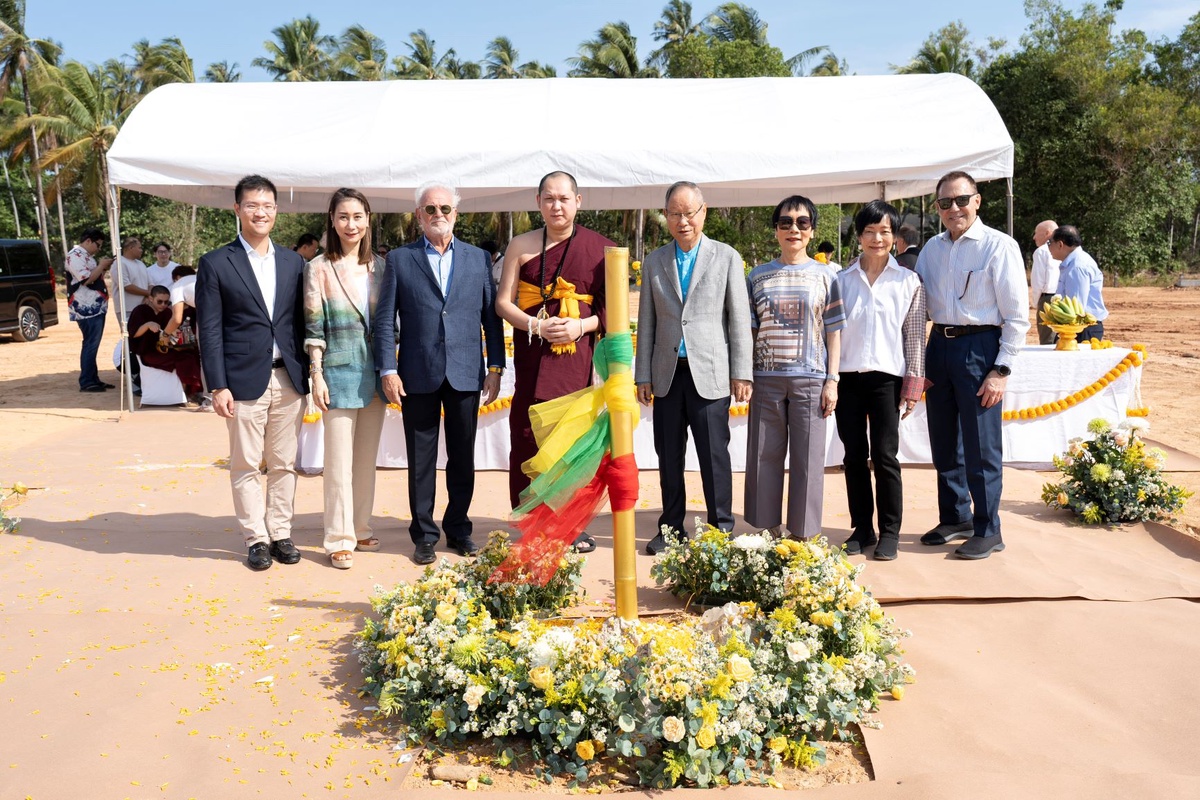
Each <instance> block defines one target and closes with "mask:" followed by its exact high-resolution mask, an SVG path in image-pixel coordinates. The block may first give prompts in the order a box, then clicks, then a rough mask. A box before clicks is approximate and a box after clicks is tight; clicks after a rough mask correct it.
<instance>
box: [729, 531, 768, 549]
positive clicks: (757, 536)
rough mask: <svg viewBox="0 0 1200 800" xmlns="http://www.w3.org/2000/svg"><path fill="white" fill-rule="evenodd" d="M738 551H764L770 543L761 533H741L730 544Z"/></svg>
mask: <svg viewBox="0 0 1200 800" xmlns="http://www.w3.org/2000/svg"><path fill="white" fill-rule="evenodd" d="M732 544H733V546H734V547H736V548H738V549H739V550H766V549H767V548H768V547H770V546H771V544H772V542H771V540H770V539H768V538H767V537H766V536H763V535H762V534H761V533H743V534H742V535H741V536H738V537H737V538H736V539H734V540H733V542H732Z"/></svg>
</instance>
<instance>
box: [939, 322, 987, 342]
mask: <svg viewBox="0 0 1200 800" xmlns="http://www.w3.org/2000/svg"><path fill="white" fill-rule="evenodd" d="M998 330H1000V326H999V325H939V324H937V323H936V322H935V323H933V332H934V333H936V334H938V335H939V336H945V337H946V338H947V339H957V338H958V337H959V336H970V335H971V334H973V333H988V332H989V331H998Z"/></svg>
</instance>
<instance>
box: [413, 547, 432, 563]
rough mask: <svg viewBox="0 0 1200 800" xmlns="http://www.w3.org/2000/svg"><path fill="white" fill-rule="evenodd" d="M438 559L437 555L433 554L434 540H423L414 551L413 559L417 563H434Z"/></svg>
mask: <svg viewBox="0 0 1200 800" xmlns="http://www.w3.org/2000/svg"><path fill="white" fill-rule="evenodd" d="M436 560H437V556H435V555H434V554H433V543H432V542H421V543H420V544H419V545H417V549H416V550H414V551H413V561H414V562H415V563H417V564H432V563H433V562H434V561H436Z"/></svg>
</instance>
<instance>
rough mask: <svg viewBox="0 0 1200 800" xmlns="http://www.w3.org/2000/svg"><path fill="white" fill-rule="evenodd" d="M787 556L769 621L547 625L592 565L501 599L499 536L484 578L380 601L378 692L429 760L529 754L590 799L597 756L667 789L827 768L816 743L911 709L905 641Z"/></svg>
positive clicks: (799, 555) (716, 612) (816, 548)
mask: <svg viewBox="0 0 1200 800" xmlns="http://www.w3.org/2000/svg"><path fill="white" fill-rule="evenodd" d="M786 546H787V547H788V549H789V551H790V555H789V556H788V558H786V559H782V560H781V561H780V562H779V565H780V566H781V575H780V580H781V582H782V583H781V585H782V587H783V589H782V594H781V595H780V600H779V602H776V603H773V607H772V608H771V609H770V610H767V609H766V608H764V607H763V606H762V605H760V604H759V603H757V602H752V601H749V600H747V601H746V602H741V603H732V602H731V603H729V604H727V605H725V606H723V607H721V608H715V609H711V610H709V611H708V612H707V613H706V614H705V615H704V616H703V617H694V616H690V615H688V616H685V617H683V618H682V619H675V620H672V621H670V622H635V623H627V622H623V621H621V620H619V619H616V618H612V619H608V620H599V619H581V620H580V619H555V618H551V617H550V615H552V614H554V613H555V612H556V611H558V610H560V609H562V608H563V607H565V606H567V605H569V604H571V603H572V602H574V601H575V600H576V599H577V597H576V594H575V593H576V591H577V588H578V586H579V576H580V572H581V567H582V563H583V559H582V557H580V556H576V555H568V556H566V557H565V558H564V560H563V563H562V564H561V566H560V569H559V571H558V574H557V575H556V576H555V578H554V580H553V581H552V582H551V584H549V585H548V586H547V587H545V588H543V589H537V590H536V594H535V590H534V589H533V588H532V587H522V588H521V589H513V588H512V587H513V586H515V584H504V585H497V584H489V583H488V581H487V578H488V576H489V575H490V574H491V571H492V570H493V569H494V568H495V566H496V565H498V564H499V563H501V562H502V561H503V560H504V558H505V557H506V556H507V553H508V550H509V543H508V539H507V535H506V534H504V533H501V532H497V533H493V534H492V536H491V538H490V541H489V542H488V546H487V547H485V548H484V549H483V550H482V551H481V552H480V555H479V557H478V558H477V559H476V560H475V561H465V562H460V563H458V564H455V565H453V566H452V565H450V564H448V563H447V562H442V563H441V564H439V565H438V566H436V567H430V568H429V569H427V570H426V572H425V574H424V576H423V577H422V578H421V579H419V580H418V581H416V582H414V583H411V584H409V583H402V584H400V585H399V586H397V587H396V588H394V589H392V590H390V591H382V590H381V591H380V592H379V593H378V594H377V596H376V597H375V598H374V599H373V600H372V605H373V606H374V608H375V611H376V613H377V614H378V615H379V619H378V621H375V620H368V621H367V623H366V624H365V627H364V629H363V630H362V632H361V633H360V634H359V637H358V653H359V658H360V660H361V661H362V663H363V671H364V673H365V675H366V676H367V677H366V683H365V686H364V690H363V691H364V692H365V693H367V694H370V695H373V696H375V697H377V698H378V705H379V710H380V713H381V714H384V715H388V716H394V717H396V718H398V720H399V721H400V722H401V724H402V729H403V733H404V734H405V735H406V737H407V738H408V739H409V740H410V741H412V742H414V743H415V742H419V741H422V740H427V739H433V740H436V741H437V742H439V743H450V742H457V741H462V740H464V739H465V738H466V737H468V736H471V735H479V736H482V737H484V738H494V739H498V740H501V741H500V743H499V744H498V750H499V749H501V748H504V747H505V742H504V740H505V739H506V738H507V737H520V738H521V739H523V740H524V741H525V742H526V743H527V744H528V746H529V747H530V749H531V750H532V752H533V754H534V756H535V757H536V758H538V759H539V760H541V761H542V763H543V764H544V765H545V766H546V767H547V770H546V774H547V775H551V774H563V773H566V774H573V775H574V778H575V779H576V780H578V781H581V782H582V781H586V780H588V779H589V777H590V775H591V774H593V773H592V772H591V771H590V770H591V768H593V767H594V762H595V761H596V759H597V758H598V757H607V758H615V759H617V760H618V762H619V763H621V764H623V765H629V766H633V767H635V768H636V770H637V773H638V776H639V779H640V780H641V782H642V783H643V784H644V785H649V786H654V787H669V786H675V785H677V784H679V783H688V784H691V785H697V786H708V785H714V784H724V783H739V782H745V781H751V780H769V776H770V774H771V773H772V772H773V771H774V770H775V769H776V768H778V767H779V766H780V765H781V764H782V763H783V762H784V761H785V760H786V761H788V762H790V763H792V764H794V765H797V766H811V765H814V764H817V763H820V762H821V761H822V760H823V758H824V752H823V751H822V750H821V749H820V747H819V746H818V745H816V744H814V743H813V741H812V740H813V739H822V738H823V739H830V738H833V737H840V738H848V737H849V736H850V735H851V731H850V726H851V725H854V724H859V725H867V726H875V725H877V724H878V723H876V722H875V721H874V720H873V719H872V718H871V716H870V714H871V712H872V711H873V710H875V708H876V706H877V700H878V698H879V696H880V695H881V694H883V693H886V692H889V691H891V692H892V694H893V696H895V697H899V696H901V695H902V693H903V684H904V683H906V682H908V681H910V680H911V678H912V675H913V672H912V669H911V668H910V667H908V666H907V665H903V664H900V663H899V661H898V653H899V648H898V644H899V641H900V639H901V638H902V637H903V636H906V635H908V634H907V633H906V632H902V631H900V630H898V629H897V628H896V626H895V625H894V623H893V622H892V621H891V620H890V619H888V618H887V617H886V616H885V615H884V613H883V611H882V609H881V608H880V607H879V605H878V604H877V603H876V602H875V601H874V599H873V598H872V597H871V596H870V594H869V593H867V592H866V591H864V590H863V589H862V588H861V587H859V586H857V585H856V584H855V582H854V578H855V576H856V575H857V571H856V569H855V568H854V567H853V566H851V565H850V564H849V563H848V562H847V561H846V560H845V558H844V557H842V555H841V554H840V552H839V551H834V550H830V549H829V548H827V547H826V546H824V545H823V544H818V543H806V544H801V543H790V544H788V545H786ZM501 597H503V598H504V599H500V598H501ZM514 598H515V599H514ZM602 754H606V755H604V756H602ZM503 762H504V759H502V760H501V763H503ZM596 774H599V771H598V770H597V773H596Z"/></svg>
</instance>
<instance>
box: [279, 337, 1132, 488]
mask: <svg viewBox="0 0 1200 800" xmlns="http://www.w3.org/2000/svg"><path fill="white" fill-rule="evenodd" d="M1129 352H1130V351H1129V350H1126V349H1123V348H1117V347H1112V348H1109V349H1107V350H1090V349H1087V348H1082V349H1080V350H1079V351H1076V352H1060V351H1056V350H1054V348H1053V346H1050V345H1046V346H1039V345H1034V346H1029V347H1025V348H1023V349H1022V350H1021V352H1020V354H1019V355H1018V358H1017V361H1016V363H1015V364H1014V365H1013V373H1012V376H1011V377H1010V378H1009V379H1008V389H1007V391H1006V392H1005V394H1004V410H1005V411H1019V410H1021V409H1025V408H1033V407H1036V406H1040V405H1042V404H1043V403H1049V402H1053V401H1056V400H1062V399H1063V398H1065V397H1067V396H1068V395H1071V394H1074V393H1075V392H1076V391H1078V390H1079V389H1082V388H1083V387H1085V386H1089V385H1091V384H1093V383H1095V382H1096V381H1097V380H1098V379H1099V378H1100V377H1101V376H1103V375H1105V374H1106V373H1107V372H1108V371H1109V370H1111V369H1112V368H1113V367H1115V366H1116V365H1117V364H1119V363H1120V362H1121V360H1122V359H1124V358H1125V356H1127V355H1128V354H1129ZM510 367H511V363H510ZM1141 372H1142V368H1141V367H1133V368H1131V369H1129V370H1127V371H1125V372H1124V373H1123V374H1122V375H1121V376H1120V377H1119V378H1117V379H1116V380H1115V381H1111V382H1110V383H1109V384H1108V386H1106V387H1104V388H1103V389H1101V390H1100V391H1098V392H1097V393H1096V394H1095V395H1093V396H1092V397H1089V398H1087V399H1085V400H1083V401H1082V402H1079V403H1077V404H1076V405H1074V406H1073V407H1071V408H1068V409H1066V410H1065V411H1060V412H1055V413H1053V414H1049V415H1047V416H1044V417H1039V418H1037V419H1030V420H1010V421H1006V422H1005V423H1004V428H1003V430H1004V461H1005V463H1008V464H1048V463H1050V460H1051V458H1052V457H1053V456H1054V455H1055V454H1056V453H1061V452H1063V451H1064V450H1066V449H1067V442H1068V441H1069V440H1070V439H1072V438H1073V437H1076V436H1083V435H1085V433H1086V431H1087V424H1088V422H1090V421H1091V420H1092V419H1095V418H1096V417H1104V418H1106V419H1108V420H1110V421H1113V422H1117V421H1119V420H1121V419H1123V418H1124V416H1125V411H1126V409H1127V408H1129V407H1130V405H1131V403H1134V404H1138V405H1140V402H1141V398H1140V383H1141ZM512 381H513V378H512V370H511V369H509V370H506V371H505V373H504V379H503V381H502V382H501V388H500V396H501V397H508V396H511V395H512ZM641 412H642V414H641V422H640V423H639V424H638V426H637V428H636V429H635V430H634V433H633V444H634V454H635V457H636V458H637V463H638V466H639V467H640V468H642V469H656V468H657V467H658V457H657V456H656V455H655V453H654V428H653V423H652V421H651V410H650V409H649V408H646V407H644V406H643V407H642V408H641ZM508 414H509V412H508V409H507V408H505V409H501V410H499V411H492V412H490V413H486V414H481V415H480V416H479V431H478V434H477V435H476V439H475V467H476V469H488V470H506V469H508V452H509V433H508ZM748 424H749V418H748V417H746V416H731V417H730V420H729V429H730V442H729V455H730V460H731V461H732V463H733V469H734V471H736V472H744V471H745V469H746V432H747V427H748ZM322 425H323V423H322V422H319V421H318V422H315V423H306V424H305V425H303V426H302V430H301V432H300V453H299V456H298V462H299V463H298V464H297V468H298V469H300V470H301V471H303V472H309V473H313V472H320V470H321V465H322V462H323V459H324V444H323V435H324V429H323V427H322ZM836 428H837V426H836V425H835V424H834V422H833V418H832V417H830V418H829V420H828V424H827V425H826V447H825V465H826V466H834V465H837V464H840V463H842V456H843V454H844V451H843V449H842V443H841V440H840V439H838V436H837V429H836ZM444 439H445V437H444V435H443V437H442V440H443V444H442V446H441V447H440V448H439V453H438V467H439V468H441V467H444V466H445V463H446V451H445V444H444ZM900 461H901V462H902V463H905V464H928V463H930V461H931V458H930V452H929V433H928V424H927V417H926V406H925V403H924V402H921V403H918V404H917V408H916V410H915V411H914V412H913V414H912V415H911V416H910V417H909V418H908V419H906V420H903V421H902V422H901V423H900ZM376 463H377V464H378V465H379V466H381V467H393V468H403V467H407V466H408V459H407V457H406V455H405V449H404V425H403V422H402V420H401V417H400V412H399V411H396V410H394V409H391V408H389V409H388V410H387V416H386V418H385V419H384V423H383V435H382V437H380V441H379V453H378V456H377V461H376ZM687 468H688V469H689V470H693V471H694V470H696V469H698V468H699V467H698V462H697V460H696V453H695V449H694V448H693V447H692V445H691V443H690V442H689V444H688V454H687Z"/></svg>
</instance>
